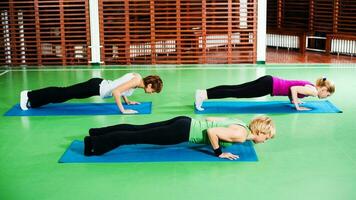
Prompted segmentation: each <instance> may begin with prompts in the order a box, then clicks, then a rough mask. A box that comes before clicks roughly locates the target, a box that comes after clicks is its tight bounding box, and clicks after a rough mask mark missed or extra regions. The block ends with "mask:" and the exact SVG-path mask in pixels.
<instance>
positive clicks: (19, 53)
mask: <svg viewBox="0 0 356 200" xmlns="http://www.w3.org/2000/svg"><path fill="white" fill-rule="evenodd" d="M0 12H1V15H2V18H1V22H2V26H1V28H0V31H1V32H2V33H3V34H2V37H3V38H1V39H2V41H5V40H10V42H9V43H10V44H11V46H10V51H6V52H4V53H5V55H7V52H11V54H10V55H9V56H8V55H7V56H5V57H7V58H8V59H7V60H6V59H5V58H3V59H2V58H1V57H0V61H1V64H7V65H12V66H18V65H25V66H29V65H69V64H76V65H78V64H85V65H86V64H87V63H88V61H89V59H90V56H89V55H90V51H89V48H88V46H89V41H90V33H89V15H88V2H87V1H86V0H46V1H40V0H34V1H25V0H8V1H6V2H1V3H0ZM5 15H7V16H6V17H5ZM4 24H9V25H8V26H9V33H8V34H7V32H6V31H8V30H7V28H6V25H4ZM4 32H5V33H6V34H4ZM5 35H6V37H7V38H4V36H5ZM0 44H1V43H0ZM6 44H7V43H6V42H5V43H2V44H1V46H0V49H1V50H0V51H5V50H4V49H6V48H7V47H6ZM4 59H5V60H4Z"/></svg>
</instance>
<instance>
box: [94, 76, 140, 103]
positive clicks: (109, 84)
mask: <svg viewBox="0 0 356 200" xmlns="http://www.w3.org/2000/svg"><path fill="white" fill-rule="evenodd" d="M134 77H135V75H134V73H128V74H125V75H123V76H122V77H120V78H118V79H115V80H114V81H111V80H103V81H102V82H101V83H100V97H101V98H108V97H112V91H113V90H114V89H115V88H117V87H119V86H120V85H122V84H124V83H127V82H128V81H130V80H131V79H132V78H134ZM134 91H135V88H130V89H128V90H126V91H124V92H122V93H121V96H125V97H126V96H131V95H132V94H133V92H134Z"/></svg>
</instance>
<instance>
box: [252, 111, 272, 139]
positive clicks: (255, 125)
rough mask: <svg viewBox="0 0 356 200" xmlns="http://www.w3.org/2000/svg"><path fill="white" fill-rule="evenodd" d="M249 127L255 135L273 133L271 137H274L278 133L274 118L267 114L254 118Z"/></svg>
mask: <svg viewBox="0 0 356 200" xmlns="http://www.w3.org/2000/svg"><path fill="white" fill-rule="evenodd" d="M248 127H249V129H250V130H251V133H252V134H254V135H258V134H260V133H262V134H265V135H271V138H273V137H274V136H275V134H276V128H275V126H274V123H273V121H272V119H271V118H270V117H268V116H265V115H260V116H257V117H255V118H253V119H252V120H251V122H250V124H249V125H248Z"/></svg>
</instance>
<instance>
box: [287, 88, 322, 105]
mask: <svg viewBox="0 0 356 200" xmlns="http://www.w3.org/2000/svg"><path fill="white" fill-rule="evenodd" d="M290 90H291V94H292V102H293V103H294V105H295V109H297V110H309V108H305V107H301V106H299V99H298V94H302V95H305V96H316V94H315V91H314V90H313V89H312V88H310V87H307V86H293V87H291V88H290Z"/></svg>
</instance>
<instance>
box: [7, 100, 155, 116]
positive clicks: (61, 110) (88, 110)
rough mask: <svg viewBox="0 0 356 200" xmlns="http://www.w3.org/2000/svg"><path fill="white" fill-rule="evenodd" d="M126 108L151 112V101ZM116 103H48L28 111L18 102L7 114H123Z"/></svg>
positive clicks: (145, 112)
mask: <svg viewBox="0 0 356 200" xmlns="http://www.w3.org/2000/svg"><path fill="white" fill-rule="evenodd" d="M123 106H124V108H125V109H133V110H136V111H138V114H150V113H151V107H152V104H151V102H141V104H138V105H125V104H123ZM121 114H122V113H121V112H120V111H119V109H118V108H117V105H116V103H58V104H48V105H45V106H42V107H39V108H32V109H28V110H26V111H23V110H21V108H20V105H19V104H16V105H15V106H13V107H12V108H11V109H10V110H9V111H7V112H6V113H5V114H4V115H5V116H56V115H121Z"/></svg>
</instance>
